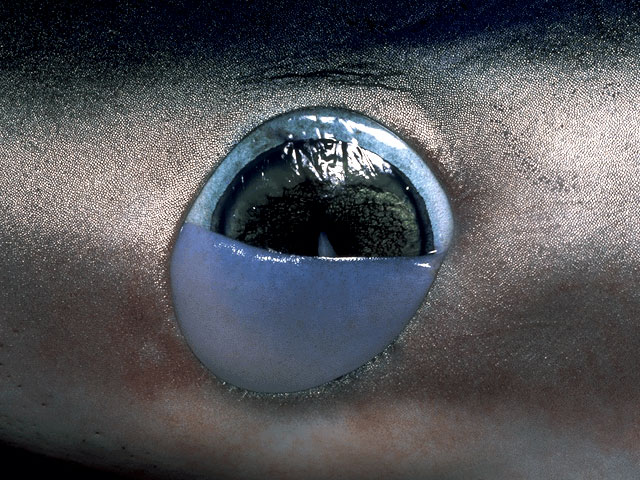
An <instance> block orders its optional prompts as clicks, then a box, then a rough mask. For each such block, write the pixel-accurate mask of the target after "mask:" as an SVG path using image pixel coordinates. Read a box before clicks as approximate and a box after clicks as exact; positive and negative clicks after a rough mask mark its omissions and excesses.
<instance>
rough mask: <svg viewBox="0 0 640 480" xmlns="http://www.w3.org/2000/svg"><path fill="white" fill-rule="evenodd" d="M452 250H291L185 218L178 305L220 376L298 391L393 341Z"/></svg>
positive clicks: (176, 277) (191, 338)
mask: <svg viewBox="0 0 640 480" xmlns="http://www.w3.org/2000/svg"><path fill="white" fill-rule="evenodd" d="M442 257H443V254H440V253H436V254H432V255H428V256H424V257H413V258H408V257H387V258H323V257H302V256H296V255H285V254H280V253H272V252H269V251H267V250H263V249H260V248H256V247H252V246H249V245H246V244H244V243H241V242H237V241H234V240H231V239H229V238H227V237H224V236H222V235H220V234H217V233H215V232H212V231H210V230H208V229H206V228H204V227H202V226H198V225H194V224H190V223H185V225H184V226H183V227H182V230H181V231H180V234H179V236H178V239H177V242H176V245H175V248H174V251H173V256H172V258H171V284H172V289H173V296H174V306H175V310H176V314H177V317H178V321H179V323H180V327H181V329H182V332H183V333H184V335H185V337H186V339H187V342H188V343H189V345H190V347H191V349H192V350H193V352H194V353H195V355H196V356H197V357H198V358H199V359H200V361H201V362H202V363H203V364H204V365H205V366H206V367H207V368H209V369H210V370H211V371H212V372H213V373H214V374H215V375H216V376H217V377H218V378H219V379H221V380H224V381H227V382H229V383H231V384H233V385H236V386H238V387H241V388H245V389H247V390H252V391H258V392H271V393H278V392H294V391H298V390H304V389H308V388H312V387H315V386H318V385H322V384H323V383H326V382H328V381H331V380H333V379H335V378H337V377H340V376H342V375H344V374H346V373H348V372H350V371H352V370H354V369H356V368H358V367H360V366H361V365H363V364H364V363H366V362H367V361H369V360H370V359H371V358H373V357H374V356H375V355H377V354H378V353H380V352H381V351H382V350H384V348H385V347H386V346H387V345H389V343H390V342H392V341H393V340H394V339H395V338H396V337H397V335H398V334H399V333H400V332H401V331H402V329H403V328H404V326H405V325H406V324H407V322H408V321H409V320H410V319H411V318H412V316H413V315H414V314H415V312H416V310H417V309H418V308H419V306H420V304H421V303H422V301H423V299H424V297H425V295H426V293H427V291H428V290H429V287H430V286H431V283H432V282H433V280H434V277H435V274H436V272H437V270H438V267H439V266H440V263H441V261H442Z"/></svg>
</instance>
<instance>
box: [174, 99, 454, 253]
mask: <svg viewBox="0 0 640 480" xmlns="http://www.w3.org/2000/svg"><path fill="white" fill-rule="evenodd" d="M323 138H324V139H334V140H340V141H344V142H351V143H356V144H357V145H358V146H360V147H362V148H364V149H366V150H369V151H371V152H373V153H375V154H377V155H379V156H380V157H382V158H383V159H384V160H385V161H387V162H388V163H390V164H392V165H394V166H395V167H396V168H398V169H399V170H400V171H401V172H402V173H403V174H404V175H405V176H406V177H407V178H408V179H409V181H410V182H411V183H412V184H413V186H414V188H415V189H416V190H417V192H418V194H419V195H420V196H421V197H422V198H423V200H424V202H425V206H426V209H427V213H428V214H429V219H430V221H431V228H432V230H433V241H434V248H435V251H436V252H444V251H446V250H447V249H448V247H449V244H450V243H451V240H452V236H453V215H452V212H451V207H450V205H449V200H448V198H447V196H446V194H445V192H444V190H443V189H442V187H441V185H440V183H439V182H438V179H437V178H436V177H435V175H434V174H433V172H432V171H431V169H430V168H429V167H428V166H427V165H426V163H425V161H424V160H423V159H422V158H421V157H420V156H419V155H418V154H417V153H416V152H415V151H413V150H412V149H411V147H409V145H408V144H407V143H406V142H405V141H404V140H402V139H401V138H400V137H398V136H397V135H396V134H395V133H393V132H392V131H391V130H389V129H388V128H386V127H384V126H383V125H381V124H380V123H379V122H377V121H375V120H373V119H371V118H368V117H366V116H364V115H362V114H360V113H356V112H353V111H351V110H347V109H342V108H329V107H311V108H303V109H298V110H293V111H290V112H287V113H283V114H281V115H278V116H275V117H272V118H271V119H268V120H266V121H265V122H264V123H262V124H261V125H259V126H258V127H256V128H255V129H254V130H252V131H251V132H250V133H249V134H248V135H246V136H245V137H244V138H243V139H242V140H241V141H240V142H238V144H236V145H235V146H234V147H233V149H232V150H231V152H229V154H228V155H227V156H226V157H225V158H224V159H223V160H222V162H220V164H219V165H218V167H217V168H216V169H215V170H214V172H213V173H212V175H211V177H210V178H209V180H208V181H207V183H206V184H205V186H204V187H203V188H202V190H201V191H200V193H199V194H198V196H197V198H196V200H195V202H194V203H193V205H192V206H191V208H190V210H189V213H188V214H187V218H186V220H185V223H192V224H195V225H199V226H202V227H204V228H206V229H210V228H211V216H212V214H213V211H214V210H215V207H216V205H217V203H218V201H219V200H220V198H221V197H222V195H223V194H224V192H225V190H226V188H227V187H228V185H230V184H231V182H232V181H233V179H234V178H235V177H236V175H237V174H238V173H239V172H240V170H242V168H244V167H245V166H246V165H247V164H248V163H249V162H251V161H252V160H253V159H255V158H256V157H257V156H258V155H259V154H260V153H262V152H264V151H267V150H269V149H272V148H275V147H277V146H279V145H281V144H283V143H285V142H287V141H291V140H301V139H314V140H315V139H323Z"/></svg>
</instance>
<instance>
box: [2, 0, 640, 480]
mask: <svg viewBox="0 0 640 480" xmlns="http://www.w3.org/2000/svg"><path fill="white" fill-rule="evenodd" d="M416 3H417V4H418V6H414V5H413V4H410V2H407V4H404V2H402V1H394V2H391V5H390V6H384V5H371V4H370V3H368V4H367V5H366V7H365V6H357V5H355V4H354V3H348V4H340V5H339V6H338V5H336V6H332V5H331V4H330V2H309V3H308V4H305V2H302V3H301V2H296V3H295V4H293V3H292V4H291V5H286V6H285V5H278V6H273V5H270V6H267V5H266V4H265V5H263V4H261V3H259V2H253V3H251V4H250V5H245V4H243V5H241V6H238V7H233V6H231V5H227V4H226V3H225V4H224V5H221V6H218V7H215V6H214V7H195V6H194V7H188V8H177V7H165V6H161V5H159V4H157V5H156V6H155V7H154V8H142V7H125V6H120V7H117V9H116V10H114V11H107V10H105V9H106V8H107V7H104V8H102V9H100V10H98V7H96V11H91V12H81V11H78V10H77V9H76V10H73V9H69V10H67V9H62V8H57V9H56V8H46V7H43V8H41V9H39V8H40V7H38V9H36V10H35V11H33V12H26V13H25V12H8V13H6V14H3V20H2V21H3V26H2V28H0V32H1V33H0V35H2V42H1V44H2V48H3V49H2V50H1V51H0V55H2V65H3V66H2V69H1V70H0V84H1V89H0V91H2V95H1V96H0V133H1V138H2V141H1V143H0V162H1V163H2V168H0V192H1V200H0V206H1V207H2V215H1V216H0V249H1V250H0V264H1V265H0V282H1V285H2V287H1V289H0V292H1V293H0V309H1V310H0V312H1V316H0V336H1V339H0V343H1V347H0V363H1V364H2V365H1V366H0V419H1V421H0V438H1V439H2V440H4V441H7V442H11V443H13V444H17V445H20V446H24V447H27V448H29V449H32V450H34V451H38V452H43V453H47V454H51V455H54V456H58V457H62V458H71V459H74V460H77V461H80V462H83V463H86V464H89V465H92V466H94V467H97V468H107V469H113V470H117V471H123V472H144V474H145V475H147V476H155V475H157V476H159V477H162V476H172V477H173V478H176V477H184V476H187V477H207V476H208V477H216V478H264V477H265V476H266V477H270V478H368V479H371V478H384V479H394V478H398V479H405V478H421V479H425V478H426V479H430V478H431V479H443V478H445V479H469V478H491V479H521V478H522V479H529V478H531V479H534V478H563V479H583V478H603V479H609V478H616V479H632V478H633V479H635V478H638V476H640V449H639V447H638V446H639V445H640V418H639V415H640V414H639V413H638V408H637V405H638V404H639V402H640V370H639V369H638V368H637V366H638V360H639V359H640V328H639V324H640V320H639V319H640V294H639V293H638V290H637V286H638V284H639V280H640V273H639V267H640V253H639V250H638V248H637V243H638V236H639V233H640V218H639V216H638V213H637V210H638V204H639V202H640V199H639V197H640V128H639V127H638V125H639V120H640V118H639V117H640V109H639V108H638V105H639V103H640V80H639V79H640V75H639V74H638V73H639V71H640V34H639V31H638V30H639V26H638V25H640V22H639V21H638V15H637V10H638V9H637V6H635V5H634V4H633V3H630V2H625V7H617V6H612V4H611V3H610V2H602V3H601V4H595V3H586V4H585V3H583V2H579V3H578V4H575V5H574V4H573V3H571V2H557V4H554V3H553V2H550V3H549V2H544V3H543V2H540V3H543V4H542V5H540V6H538V5H536V3H535V2H522V4H521V5H518V4H510V5H503V4H496V3H494V2H484V3H481V4H478V5H471V4H464V5H462V4H459V3H457V2H442V3H443V4H442V5H440V4H436V3H434V4H425V2H416ZM7 8H19V7H7ZM313 105H328V106H334V107H344V108H349V109H353V110H355V111H358V112H361V113H363V114H365V115H368V116H370V117H372V118H374V119H376V120H378V121H380V122H381V123H383V124H384V125H386V126H388V127H389V128H391V129H392V130H394V131H396V132H397V133H399V134H400V135H401V136H403V137H404V138H405V139H406V140H407V141H408V142H409V143H410V144H411V145H412V146H413V147H414V148H415V149H416V150H417V151H419V152H421V153H422V155H423V156H425V157H426V158H428V159H429V160H428V161H429V163H430V166H431V167H432V168H434V169H435V171H436V172H437V175H438V176H439V178H440V180H441V182H442V184H443V186H444V187H445V189H446V190H447V191H448V193H449V197H450V200H451V204H452V207H453V209H454V220H455V222H456V231H455V238H454V241H453V244H452V246H451V248H450V250H449V254H448V256H447V258H446V259H445V262H444V263H443V265H442V267H441V269H440V272H439V274H438V278H437V279H436V281H435V282H434V284H433V286H432V288H431V291H430V292H429V295H428V297H427V299H426V300H425V302H424V304H423V305H422V307H421V308H420V309H419V311H418V313H417V315H416V317H415V318H414V319H413V320H412V321H411V323H410V325H409V327H408V328H407V330H406V331H405V332H404V333H403V334H402V335H401V336H400V338H399V339H398V340H397V341H396V342H395V343H394V344H393V346H392V347H391V348H389V349H388V350H387V351H386V353H385V354H384V355H382V356H380V357H379V358H378V359H377V361H375V362H372V363H370V364H369V365H367V366H365V367H363V368H361V369H360V370H358V371H357V372H355V373H354V374H352V375H349V376H347V377H346V378H343V379H341V380H339V381H335V382H332V383H329V384H327V385H325V386H324V387H322V388H319V389H317V390H314V391H311V392H306V393H302V394H294V395H257V394H246V392H243V391H241V390H238V389H234V388H231V387H229V386H225V385H222V384H220V383H219V382H217V380H216V379H215V378H213V377H212V376H211V375H210V374H209V373H208V371H207V370H206V369H205V368H204V367H203V366H202V365H201V364H200V363H199V362H198V361H197V360H196V358H195V357H194V355H193V354H192V353H191V351H190V350H189V347H188V346H187V344H186V343H185V341H184V339H183V337H182V336H181V334H180V332H179V330H178V328H177V326H176V321H175V318H174V314H173V310H172V306H171V300H170V298H171V295H170V291H169V281H168V278H169V276H168V262H169V256H170V252H171V249H172V245H173V242H174V241H175V239H176V235H177V231H178V228H179V226H180V225H181V224H182V221H183V216H184V215H185V214H186V212H187V209H188V206H189V204H190V202H191V201H192V200H193V198H194V196H195V195H196V193H197V192H198V190H199V189H200V187H201V186H202V185H203V183H204V182H205V180H206V177H207V175H208V174H209V173H210V170H211V168H212V165H215V163H216V162H217V161H219V160H220V159H221V158H223V157H224V155H225V154H226V153H227V152H228V151H229V149H230V148H231V147H232V146H233V145H234V144H235V143H236V142H237V141H239V140H240V139H241V138H242V137H243V136H244V135H245V134H246V133H247V132H248V131H250V130H251V129H252V128H253V127H255V126H257V125H259V124H260V123H262V122H263V121H265V120H266V119H268V118H270V117H272V116H273V115H275V114H278V113H281V112H284V111H288V110H292V109H294V108H299V107H306V106H313ZM436 146H437V147H436Z"/></svg>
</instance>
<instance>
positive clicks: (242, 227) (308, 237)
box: [211, 140, 433, 257]
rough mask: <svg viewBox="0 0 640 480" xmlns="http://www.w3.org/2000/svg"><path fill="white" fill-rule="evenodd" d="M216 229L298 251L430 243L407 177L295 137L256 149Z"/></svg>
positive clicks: (377, 252)
mask: <svg viewBox="0 0 640 480" xmlns="http://www.w3.org/2000/svg"><path fill="white" fill-rule="evenodd" d="M211 228H212V230H213V231H216V232H218V233H222V234H224V235H226V236H228V237H230V238H233V239H236V240H239V241H241V242H244V243H247V244H249V245H253V246H256V247H261V248H267V249H271V250H275V251H278V252H281V253H290V254H297V255H309V256H316V255H318V254H319V252H320V255H323V256H327V252H331V254H333V252H335V255H336V256H342V257H394V256H417V255H424V254H426V253H428V252H429V251H431V250H432V249H433V234H432V231H431V226H430V224H429V217H428V216H427V213H426V209H425V207H424V203H423V202H422V200H421V199H420V198H419V197H418V195H417V193H416V192H415V189H414V188H413V187H412V186H411V184H410V183H409V181H408V180H407V179H406V178H405V177H404V175H402V174H401V173H400V172H399V171H398V170H397V169H396V168H395V167H393V166H392V165H390V164H389V163H387V162H385V161H384V160H383V159H382V158H380V157H379V156H377V155H375V154H373V153H372V152H370V151H368V150H364V149H362V148H360V147H358V146H355V145H353V144H350V143H347V142H340V141H336V140H299V141H291V142H286V143H283V144H282V145H280V146H278V147H276V148H274V149H272V150H269V151H267V152H264V153H262V154H261V155H259V156H258V157H257V158H256V159H255V160H254V161H253V162H251V163H250V164H248V165H247V166H246V167H245V168H244V169H243V170H242V171H241V172H240V173H239V174H238V175H237V176H236V178H235V179H234V180H233V182H232V183H231V185H230V186H229V187H228V188H227V190H226V191H225V193H224V195H223V196H222V198H221V199H220V201H219V202H218V206H217V207H216V209H215V211H214V213H213V218H212V223H211ZM323 252H324V253H323Z"/></svg>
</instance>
